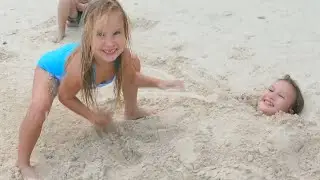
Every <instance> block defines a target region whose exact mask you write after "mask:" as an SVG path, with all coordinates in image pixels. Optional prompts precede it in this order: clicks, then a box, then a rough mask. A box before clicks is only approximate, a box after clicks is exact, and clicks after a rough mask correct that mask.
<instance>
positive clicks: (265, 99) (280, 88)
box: [258, 80, 296, 116]
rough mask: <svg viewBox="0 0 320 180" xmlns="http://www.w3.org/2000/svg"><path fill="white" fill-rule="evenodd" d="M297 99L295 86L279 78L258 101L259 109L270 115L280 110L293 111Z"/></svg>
mask: <svg viewBox="0 0 320 180" xmlns="http://www.w3.org/2000/svg"><path fill="white" fill-rule="evenodd" d="M295 100H296V92H295V89H294V87H293V86H292V85H291V84H290V83H288V82H287V81H283V80H279V81H276V82H275V83H273V84H272V85H271V86H270V87H269V88H268V89H267V90H266V91H265V92H264V93H263V95H262V96H261V98H260V99H259V102H258V110H260V111H262V112H263V113H264V114H266V115H269V116H270V115H274V114H275V113H277V112H279V111H283V112H286V113H291V112H290V111H292V110H291V108H292V105H293V104H294V102H295Z"/></svg>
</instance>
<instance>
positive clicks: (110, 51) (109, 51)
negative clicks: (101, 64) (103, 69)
mask: <svg viewBox="0 0 320 180" xmlns="http://www.w3.org/2000/svg"><path fill="white" fill-rule="evenodd" d="M114 51H115V49H113V50H107V51H106V53H113V52H114Z"/></svg>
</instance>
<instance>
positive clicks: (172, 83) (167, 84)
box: [158, 80, 184, 89]
mask: <svg viewBox="0 0 320 180" xmlns="http://www.w3.org/2000/svg"><path fill="white" fill-rule="evenodd" d="M158 87H159V88H160V89H184V83H183V81H180V80H168V81H161V82H160V83H159V84H158Z"/></svg>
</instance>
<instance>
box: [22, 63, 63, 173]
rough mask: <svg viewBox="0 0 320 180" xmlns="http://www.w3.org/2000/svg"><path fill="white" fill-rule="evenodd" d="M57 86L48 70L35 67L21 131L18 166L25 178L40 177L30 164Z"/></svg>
mask: <svg viewBox="0 0 320 180" xmlns="http://www.w3.org/2000/svg"><path fill="white" fill-rule="evenodd" d="M57 87H58V84H57V82H56V80H55V79H53V78H52V77H51V76H50V75H49V74H48V73H47V72H46V71H44V70H42V69H40V68H39V67H37V68H36V69H35V73H34V81H33V89H32V99H31V104H30V106H29V108H28V112H27V114H26V116H25V119H24V120H23V121H22V123H21V126H20V132H19V145H18V160H17V166H18V168H19V169H20V171H21V174H22V177H23V178H24V179H27V178H37V177H38V176H37V174H36V172H35V171H34V169H33V168H32V167H31V165H30V156H31V153H32V151H33V148H34V146H35V144H36V142H37V140H38V138H39V136H40V133H41V129H42V125H43V122H44V121H45V119H46V116H47V114H48V113H49V111H50V108H51V105H52V102H53V100H54V98H55V96H56V92H57Z"/></svg>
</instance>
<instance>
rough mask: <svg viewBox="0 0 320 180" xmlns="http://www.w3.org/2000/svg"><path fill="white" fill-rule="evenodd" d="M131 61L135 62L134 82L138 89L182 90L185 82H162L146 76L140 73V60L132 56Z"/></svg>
mask: <svg viewBox="0 0 320 180" xmlns="http://www.w3.org/2000/svg"><path fill="white" fill-rule="evenodd" d="M129 57H130V61H127V62H131V63H132V62H133V67H134V69H135V71H134V74H133V81H134V83H135V84H136V85H137V86H138V87H149V88H160V89H168V88H179V89H180V88H182V87H183V82H182V81H178V80H162V79H159V78H155V77H151V76H147V75H144V74H142V73H141V72H140V69H137V68H138V67H141V66H140V60H139V58H138V57H137V56H136V55H133V54H130V56H129Z"/></svg>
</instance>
